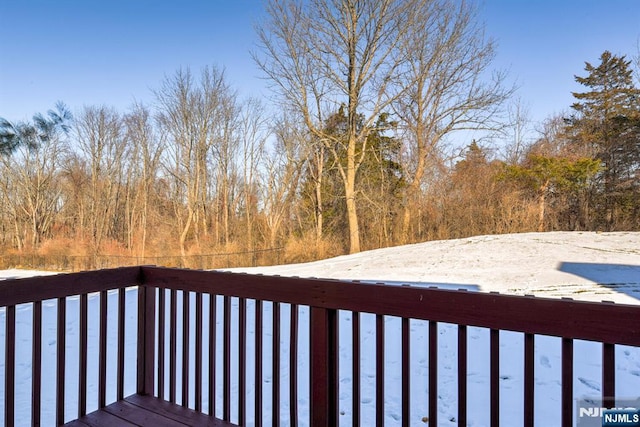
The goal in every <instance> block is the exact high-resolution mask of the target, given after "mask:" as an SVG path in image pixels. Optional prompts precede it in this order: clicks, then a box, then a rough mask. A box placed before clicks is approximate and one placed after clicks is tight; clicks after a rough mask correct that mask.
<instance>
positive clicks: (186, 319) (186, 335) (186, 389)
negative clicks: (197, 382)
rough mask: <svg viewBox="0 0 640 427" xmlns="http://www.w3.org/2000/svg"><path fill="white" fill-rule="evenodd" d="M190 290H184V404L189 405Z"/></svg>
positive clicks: (186, 406)
mask: <svg viewBox="0 0 640 427" xmlns="http://www.w3.org/2000/svg"><path fill="white" fill-rule="evenodd" d="M189 294H190V293H189V292H188V291H182V406H184V407H185V408H188V407H189V298H190V296H189Z"/></svg>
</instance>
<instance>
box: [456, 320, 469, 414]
mask: <svg viewBox="0 0 640 427" xmlns="http://www.w3.org/2000/svg"><path fill="white" fill-rule="evenodd" d="M458 425H459V426H466V425H467V326H466V325H458Z"/></svg>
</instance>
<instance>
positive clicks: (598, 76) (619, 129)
mask: <svg viewBox="0 0 640 427" xmlns="http://www.w3.org/2000/svg"><path fill="white" fill-rule="evenodd" d="M630 64H631V61H627V60H626V59H625V57H624V56H616V55H613V54H612V53H611V52H608V51H605V52H604V53H603V54H602V55H601V56H600V64H599V65H597V66H594V65H592V64H590V63H589V62H587V63H586V66H585V71H586V72H587V73H588V75H587V76H586V77H579V76H576V77H575V79H576V81H577V82H578V83H580V84H581V85H583V86H585V87H586V88H587V89H588V90H587V91H586V92H576V93H573V96H574V97H575V98H576V100H577V101H576V102H575V103H574V104H573V105H572V109H573V110H574V111H575V114H574V115H573V116H572V117H571V118H569V119H568V120H567V122H568V128H567V130H568V131H569V133H570V134H571V136H572V138H573V139H574V141H575V142H576V143H578V144H580V145H582V146H583V147H586V148H588V149H589V150H590V151H591V153H592V155H593V157H594V158H597V159H598V160H599V161H600V162H601V165H602V173H601V174H600V175H599V185H598V196H599V197H597V199H598V200H599V201H600V204H601V206H599V208H600V211H601V212H603V213H604V217H603V218H602V221H603V224H602V225H604V226H605V227H606V228H607V229H609V230H611V229H614V228H616V226H617V225H618V226H621V227H625V228H626V227H628V226H634V225H633V224H629V223H626V225H623V221H624V220H625V219H632V218H637V217H638V213H640V212H638V209H640V208H638V206H639V205H640V176H639V174H640V90H639V89H638V88H636V87H635V86H634V80H633V71H632V69H631V67H630ZM636 222H637V220H636ZM637 225H638V224H635V226H637Z"/></svg>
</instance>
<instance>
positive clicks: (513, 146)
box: [505, 98, 531, 164]
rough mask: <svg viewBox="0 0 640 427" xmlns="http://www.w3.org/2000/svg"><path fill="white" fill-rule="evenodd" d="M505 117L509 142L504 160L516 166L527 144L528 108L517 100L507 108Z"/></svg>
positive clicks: (520, 100)
mask: <svg viewBox="0 0 640 427" xmlns="http://www.w3.org/2000/svg"><path fill="white" fill-rule="evenodd" d="M507 115H508V117H507V119H508V124H507V126H508V129H507V132H508V135H507V137H508V138H509V142H508V144H507V146H506V153H505V160H506V161H507V162H508V163H509V164H517V163H519V162H520V161H522V160H523V157H524V154H525V152H526V149H527V145H528V143H529V142H528V141H527V134H528V132H529V130H530V129H529V125H530V121H531V120H530V118H529V107H528V106H527V105H526V104H525V103H524V102H523V101H522V99H520V98H518V99H516V100H515V101H514V102H513V103H512V104H510V105H509V106H508V107H507Z"/></svg>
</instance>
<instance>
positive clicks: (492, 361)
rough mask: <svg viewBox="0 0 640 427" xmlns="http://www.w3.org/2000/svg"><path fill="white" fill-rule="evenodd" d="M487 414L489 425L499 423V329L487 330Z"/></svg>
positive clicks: (496, 425) (495, 425)
mask: <svg viewBox="0 0 640 427" xmlns="http://www.w3.org/2000/svg"><path fill="white" fill-rule="evenodd" d="M489 389H490V390H489V395H490V399H491V403H490V409H489V414H490V417H491V427H498V426H499V425H500V330H499V329H491V330H489Z"/></svg>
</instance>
